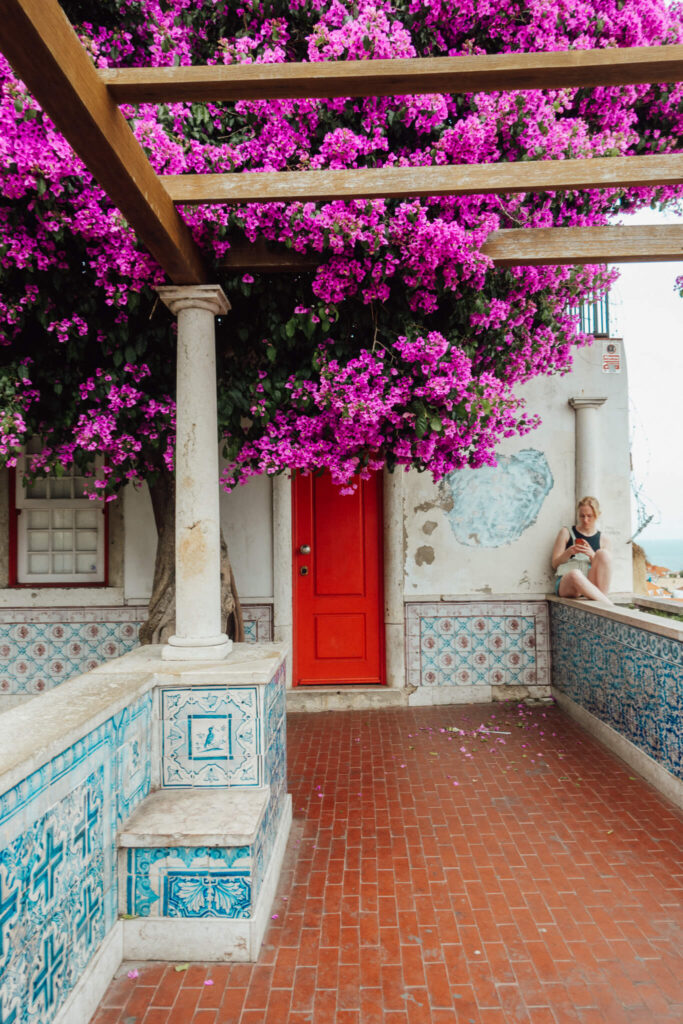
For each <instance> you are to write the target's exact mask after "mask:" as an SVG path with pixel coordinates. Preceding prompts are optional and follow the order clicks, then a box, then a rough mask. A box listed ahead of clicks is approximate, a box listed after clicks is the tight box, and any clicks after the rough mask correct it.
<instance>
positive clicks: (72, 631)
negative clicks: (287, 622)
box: [0, 604, 273, 1019]
mask: <svg viewBox="0 0 683 1024" xmlns="http://www.w3.org/2000/svg"><path fill="white" fill-rule="evenodd" d="M242 612H243V617H244V633H245V640H246V641H247V643H268V642H269V641H270V640H271V639H272V633H273V609H272V606H271V605H268V604H256V605H244V606H243V608H242ZM142 622H143V617H142V610H141V609H140V607H139V606H138V607H111V608H40V609H29V608H3V609H0V695H1V694H3V693H7V694H21V693H42V692H44V691H45V690H51V689H52V687H53V686H57V685H58V684H59V683H63V682H65V681H66V680H67V679H70V678H71V677H72V676H75V675H80V674H81V673H83V672H90V671H91V669H93V668H96V667H97V666H98V665H101V664H102V662H105V661H110V660H111V659H112V658H120V657H121V655H122V654H127V653H128V651H132V650H133V648H134V647H137V645H138V632H139V630H140V626H141V625H142ZM0 1019H1V1018H0Z"/></svg>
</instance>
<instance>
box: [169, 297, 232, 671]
mask: <svg viewBox="0 0 683 1024" xmlns="http://www.w3.org/2000/svg"><path fill="white" fill-rule="evenodd" d="M158 291H159V297H160V298H161V301H162V302H163V303H165V305H166V306H168V308H169V309H170V310H171V312H172V313H173V314H174V315H175V316H177V317H178V358H177V374H178V379H177V390H176V406H177V409H176V421H177V422H176V448H175V480H176V513H175V515H176V519H175V522H176V527H175V541H176V556H175V557H176V626H175V634H174V635H173V636H172V637H170V638H169V640H168V644H167V645H166V646H165V647H164V648H163V651H162V657H163V658H165V659H167V660H169V661H196V660H200V661H220V660H221V659H223V658H225V657H227V655H228V654H229V653H230V651H231V649H232V640H229V639H228V637H227V636H226V634H225V633H223V632H222V629H221V626H222V623H221V579H220V568H221V549H220V518H219V510H218V411H217V399H216V339H215V327H214V317H215V316H217V315H219V314H225V313H227V312H228V310H229V309H230V303H229V302H228V300H227V298H226V297H225V295H224V293H223V291H222V289H221V288H220V287H219V286H218V285H213V284H211V285H188V286H185V287H176V286H171V287H166V288H159V289H158Z"/></svg>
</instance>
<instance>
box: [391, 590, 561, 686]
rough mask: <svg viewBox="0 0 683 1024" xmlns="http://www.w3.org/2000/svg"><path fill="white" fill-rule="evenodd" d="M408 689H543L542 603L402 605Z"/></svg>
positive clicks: (545, 638)
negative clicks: (492, 687) (411, 687)
mask: <svg viewBox="0 0 683 1024" xmlns="http://www.w3.org/2000/svg"><path fill="white" fill-rule="evenodd" d="M406 656H407V677H408V683H409V685H411V686H436V687H438V686H458V687H476V686H505V685H515V686H547V685H549V683H550V678H549V643H548V617H547V606H546V602H545V601H473V602H459V601H439V602H438V603H437V602H434V603H426V602H425V603H415V604H408V605H406Z"/></svg>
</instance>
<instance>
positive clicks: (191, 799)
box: [118, 787, 270, 847]
mask: <svg viewBox="0 0 683 1024" xmlns="http://www.w3.org/2000/svg"><path fill="white" fill-rule="evenodd" d="M269 793H270V790H269V789H268V788H267V787H265V788H253V789H223V788H221V789H183V790H180V791H179V790H177V789H159V790H157V791H156V792H154V793H151V794H150V795H149V796H148V797H146V798H145V799H144V800H143V801H142V803H141V804H140V806H139V807H138V808H137V810H136V811H135V812H134V813H133V814H132V815H131V817H130V818H129V820H128V821H127V822H126V824H125V825H124V827H123V828H122V829H121V830H120V831H119V835H118V845H119V846H124V847H131V846H135V847H148V846H151V847H160V846H251V845H252V844H253V843H254V842H255V840H256V834H257V831H258V827H259V824H260V822H261V819H262V817H263V815H264V813H265V810H266V807H267V805H268V797H269Z"/></svg>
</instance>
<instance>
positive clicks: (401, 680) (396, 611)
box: [383, 467, 406, 689]
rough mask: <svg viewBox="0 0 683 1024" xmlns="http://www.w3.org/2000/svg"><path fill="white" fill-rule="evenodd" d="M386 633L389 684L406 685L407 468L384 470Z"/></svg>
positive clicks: (400, 686) (397, 686)
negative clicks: (405, 557)
mask: <svg viewBox="0 0 683 1024" xmlns="http://www.w3.org/2000/svg"><path fill="white" fill-rule="evenodd" d="M383 485H384V502H383V504H384V636H385V641H386V673H387V686H389V687H391V688H392V689H403V687H405V685H406V658H405V642H406V636H405V634H406V627H405V608H404V603H403V573H404V569H403V564H404V550H403V547H404V523H403V469H402V468H401V467H398V468H397V469H395V470H394V472H393V473H389V472H388V471H387V470H385V471H384V480H383Z"/></svg>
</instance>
